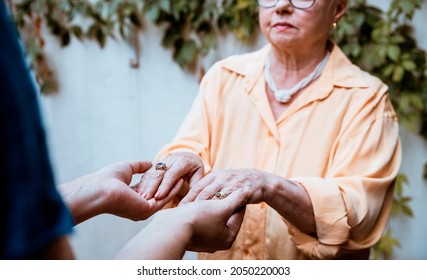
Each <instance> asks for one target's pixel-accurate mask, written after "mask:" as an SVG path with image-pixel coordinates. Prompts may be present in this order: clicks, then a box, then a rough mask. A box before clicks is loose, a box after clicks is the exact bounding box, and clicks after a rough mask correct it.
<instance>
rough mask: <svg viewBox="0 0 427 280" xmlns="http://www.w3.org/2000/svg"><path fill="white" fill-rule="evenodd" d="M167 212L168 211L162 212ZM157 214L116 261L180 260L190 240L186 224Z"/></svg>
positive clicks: (189, 232) (127, 245)
mask: <svg viewBox="0 0 427 280" xmlns="http://www.w3.org/2000/svg"><path fill="white" fill-rule="evenodd" d="M163 211H165V212H166V211H169V210H163ZM166 216H167V214H166V215H163V213H159V215H157V216H155V217H154V219H153V221H151V222H150V223H149V224H148V225H147V226H146V227H145V228H144V229H143V230H141V231H140V232H139V233H138V234H137V235H136V236H135V237H134V238H132V240H130V241H129V242H128V243H127V244H126V245H125V246H124V247H123V249H122V250H121V251H120V252H119V254H118V255H117V256H116V258H117V259H142V260H178V259H182V257H183V256H184V253H185V251H186V247H187V244H188V243H189V242H190V238H191V226H190V225H189V224H188V223H186V222H181V223H180V222H179V221H178V220H176V219H175V220H172V219H167V217H166Z"/></svg>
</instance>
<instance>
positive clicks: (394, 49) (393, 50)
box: [387, 45, 401, 62]
mask: <svg viewBox="0 0 427 280" xmlns="http://www.w3.org/2000/svg"><path fill="white" fill-rule="evenodd" d="M400 54H401V50H400V47H399V46H398V45H390V46H388V49H387V56H388V57H389V58H390V59H391V60H392V61H394V62H398V61H399V59H400Z"/></svg>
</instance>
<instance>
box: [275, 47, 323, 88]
mask: <svg viewBox="0 0 427 280" xmlns="http://www.w3.org/2000/svg"><path fill="white" fill-rule="evenodd" d="M326 53H327V48H326V47H325V48H312V50H311V51H305V50H298V49H292V48H289V49H278V48H275V47H272V51H271V53H270V63H271V69H270V72H271V76H272V78H273V79H274V82H275V83H276V85H277V87H278V88H279V89H288V88H292V87H293V86H294V85H296V84H297V83H298V82H299V81H301V80H302V79H304V78H305V77H306V76H307V75H309V74H310V73H311V72H312V71H313V70H314V69H315V68H316V66H317V65H318V64H319V63H320V62H321V61H322V60H323V59H324V58H325V55H326Z"/></svg>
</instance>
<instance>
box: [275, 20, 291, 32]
mask: <svg viewBox="0 0 427 280" xmlns="http://www.w3.org/2000/svg"><path fill="white" fill-rule="evenodd" d="M273 28H274V29H276V30H280V31H284V30H289V29H291V28H295V27H294V26H293V25H292V24H290V23H287V22H278V23H275V24H274V25H273Z"/></svg>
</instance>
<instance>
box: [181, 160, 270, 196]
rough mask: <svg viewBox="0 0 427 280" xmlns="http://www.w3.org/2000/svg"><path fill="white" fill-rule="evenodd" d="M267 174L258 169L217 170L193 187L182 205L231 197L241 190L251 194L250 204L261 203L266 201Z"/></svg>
mask: <svg viewBox="0 0 427 280" xmlns="http://www.w3.org/2000/svg"><path fill="white" fill-rule="evenodd" d="M267 184H268V175H267V173H265V172H263V171H260V170H257V169H248V168H247V169H246V168H245V169H226V170H217V171H214V172H212V173H210V174H208V175H207V176H206V177H204V178H203V179H202V180H200V181H199V182H198V183H197V184H196V185H195V186H193V187H191V188H190V190H189V192H188V194H187V195H186V196H185V197H184V198H183V199H182V201H181V203H180V204H185V203H189V202H192V201H196V200H206V199H212V198H215V197H216V196H222V195H225V196H227V195H229V194H231V193H232V192H234V191H236V190H240V189H247V191H249V193H250V197H249V199H248V203H260V202H262V201H264V200H265V192H266V186H267Z"/></svg>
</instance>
